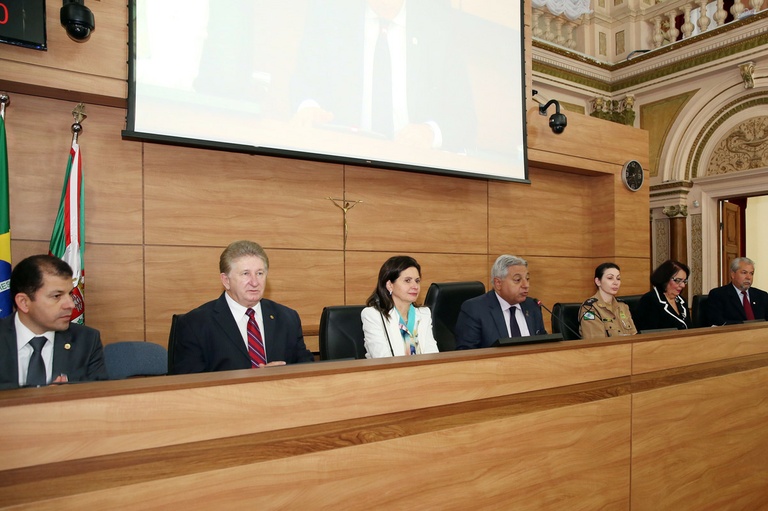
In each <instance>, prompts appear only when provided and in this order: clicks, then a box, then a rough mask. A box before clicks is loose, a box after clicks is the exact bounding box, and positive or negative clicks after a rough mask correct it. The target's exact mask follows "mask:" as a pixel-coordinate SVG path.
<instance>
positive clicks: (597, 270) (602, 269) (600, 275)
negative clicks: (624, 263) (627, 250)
mask: <svg viewBox="0 0 768 511" xmlns="http://www.w3.org/2000/svg"><path fill="white" fill-rule="evenodd" d="M611 268H616V269H617V270H619V271H621V268H619V265H618V264H616V263H603V264H601V265H600V266H598V267H597V268H595V278H596V279H598V280H603V275H605V271H606V270H610V269H611Z"/></svg>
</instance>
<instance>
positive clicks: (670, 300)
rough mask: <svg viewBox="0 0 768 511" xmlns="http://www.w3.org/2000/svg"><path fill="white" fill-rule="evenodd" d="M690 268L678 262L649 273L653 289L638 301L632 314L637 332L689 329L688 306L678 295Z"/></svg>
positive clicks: (666, 264)
mask: <svg viewBox="0 0 768 511" xmlns="http://www.w3.org/2000/svg"><path fill="white" fill-rule="evenodd" d="M690 274H691V270H690V268H688V267H687V266H686V265H684V264H683V263H681V262H679V261H672V260H669V261H664V262H663V263H661V265H660V266H659V267H658V268H656V270H654V272H653V273H652V274H651V285H652V286H653V288H652V289H651V290H650V291H648V292H647V293H645V294H644V295H643V297H642V298H640V303H638V305H637V310H636V311H635V325H637V328H638V330H654V329H657V328H677V329H678V330H685V329H687V328H691V318H690V315H689V314H688V307H687V306H686V304H685V300H683V297H682V296H680V293H681V292H682V291H683V288H685V285H686V284H687V283H688V276H689V275H690Z"/></svg>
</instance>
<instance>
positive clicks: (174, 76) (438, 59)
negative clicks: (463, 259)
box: [123, 0, 528, 181]
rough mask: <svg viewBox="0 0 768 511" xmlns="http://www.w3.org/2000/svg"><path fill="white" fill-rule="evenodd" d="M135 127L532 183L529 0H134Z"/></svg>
mask: <svg viewBox="0 0 768 511" xmlns="http://www.w3.org/2000/svg"><path fill="white" fill-rule="evenodd" d="M129 9H130V16H129V24H130V36H129V39H130V40H129V98H128V119H127V125H126V129H125V130H124V132H123V135H124V137H126V138H133V139H141V140H149V141H157V142H166V143H173V144H186V145H194V146H204V147H214V148H219V149H225V150H232V151H242V152H248V153H253V154H267V155H276V156H286V157H295V158H302V159H310V160H318V161H330V162H340V163H348V164H357V165H363V166H373V167H380V168H394V169H398V170H401V169H405V170H415V171H420V172H435V173H444V174H457V175H469V176H476V177H484V178H495V179H502V180H520V181H527V179H528V174H527V165H526V163H527V155H526V141H525V90H524V89H525V85H524V83H525V74H524V61H523V25H522V2H520V1H518V0H462V1H461V2H459V1H456V0H290V1H286V0H217V1H213V0H162V1H157V0H131V1H130V5H129Z"/></svg>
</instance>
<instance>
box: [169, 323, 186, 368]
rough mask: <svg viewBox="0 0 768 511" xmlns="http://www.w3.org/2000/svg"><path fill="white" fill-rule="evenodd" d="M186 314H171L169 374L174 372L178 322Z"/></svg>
mask: <svg viewBox="0 0 768 511" xmlns="http://www.w3.org/2000/svg"><path fill="white" fill-rule="evenodd" d="M182 316H184V314H174V315H173V316H171V331H170V333H169V334H168V374H173V348H174V346H176V322H177V321H178V320H179V318H180V317H182Z"/></svg>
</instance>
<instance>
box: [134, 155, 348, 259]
mask: <svg viewBox="0 0 768 511" xmlns="http://www.w3.org/2000/svg"><path fill="white" fill-rule="evenodd" d="M144 173H145V222H146V243H148V244H150V245H197V246H212V245H214V246H226V245H228V244H229V243H231V242H232V241H235V240H239V239H250V240H253V241H256V242H258V243H260V244H261V245H262V246H264V248H266V249H269V248H302V249H315V250H317V249H325V250H340V249H341V248H342V245H343V242H342V237H343V223H342V216H341V213H340V211H339V210H338V209H337V208H336V207H335V206H334V205H333V204H331V202H330V201H329V200H328V199H327V197H341V196H342V195H343V188H342V186H343V180H342V170H341V166H340V165H332V164H323V163H316V162H310V161H304V160H294V159H286V158H276V157H267V156H251V155H247V154H237V153H227V152H223V151H212V150H204V149H193V148H180V147H175V146H168V145H160V144H150V143H147V144H144Z"/></svg>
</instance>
